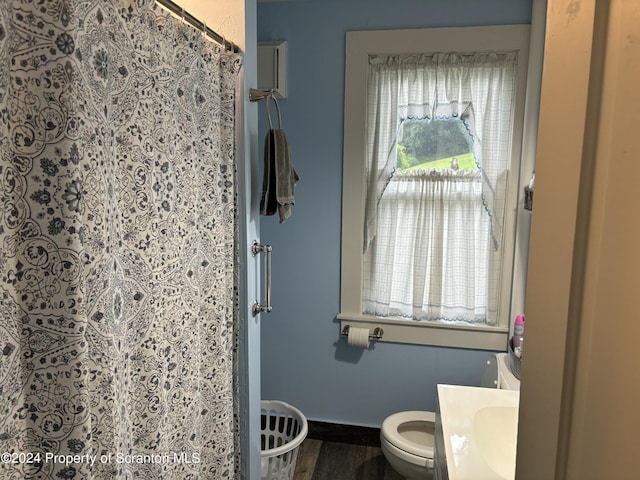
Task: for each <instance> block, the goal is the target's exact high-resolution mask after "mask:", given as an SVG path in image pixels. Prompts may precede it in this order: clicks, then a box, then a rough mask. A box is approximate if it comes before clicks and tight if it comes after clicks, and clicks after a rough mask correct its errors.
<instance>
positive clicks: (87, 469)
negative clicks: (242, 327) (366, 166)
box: [0, 0, 241, 480]
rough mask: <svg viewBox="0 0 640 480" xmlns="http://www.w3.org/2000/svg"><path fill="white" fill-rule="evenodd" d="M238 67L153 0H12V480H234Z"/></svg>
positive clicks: (6, 274)
mask: <svg viewBox="0 0 640 480" xmlns="http://www.w3.org/2000/svg"><path fill="white" fill-rule="evenodd" d="M240 64H241V62H240V58H239V57H238V56H237V55H235V54H232V53H228V52H224V51H221V49H220V48H219V47H217V46H216V44H214V43H213V42H210V41H209V40H207V39H206V38H204V37H203V36H202V34H201V33H200V32H198V31H197V30H196V29H193V28H191V27H189V26H186V25H184V24H182V23H181V22H180V21H179V20H175V19H173V18H172V17H171V16H169V15H168V14H167V13H166V12H165V11H164V10H162V9H161V8H159V7H157V6H155V5H154V3H153V1H152V0H2V1H1V2H0V179H1V180H0V182H1V183H0V200H1V202H2V206H1V210H0V249H1V250H0V298H1V303H0V309H1V313H0V315H1V317H0V478H2V479H4V480H9V479H52V480H58V479H83V480H84V479H88V480H92V479H107V478H108V479H111V478H117V479H153V480H158V479H180V480H183V479H203V480H204V479H223V478H224V479H226V478H234V477H235V476H237V470H238V467H237V465H238V448H237V438H238V435H237V422H236V415H235V414H236V403H235V398H236V396H235V395H234V392H235V385H234V369H235V364H236V361H235V360H236V358H235V355H236V354H235V352H236V351H237V348H236V342H235V339H236V335H235V331H236V330H235V318H236V315H235V312H236V311H237V309H236V308H235V307H236V295H235V285H236V282H235V280H234V278H235V272H234V258H235V254H236V252H235V245H236V242H235V233H236V206H235V202H236V200H235V199H236V193H235V187H236V183H235V167H234V145H235V141H234V138H235V127H234V116H235V114H234V106H235V89H236V84H237V78H238V72H239V69H240Z"/></svg>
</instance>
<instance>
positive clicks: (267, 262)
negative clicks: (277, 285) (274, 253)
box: [251, 240, 272, 317]
mask: <svg viewBox="0 0 640 480" xmlns="http://www.w3.org/2000/svg"><path fill="white" fill-rule="evenodd" d="M271 250H272V248H271V245H260V244H259V243H258V242H257V241H255V240H254V241H253V245H252V246H251V253H252V254H253V256H254V257H255V256H256V255H258V254H259V253H264V278H265V289H266V297H267V298H266V300H265V301H266V304H265V305H262V304H261V303H260V302H259V301H257V300H256V301H255V303H254V304H253V307H252V309H251V311H252V313H253V316H254V317H255V316H256V315H258V314H259V313H262V312H267V313H269V312H270V311H271V308H272V307H271Z"/></svg>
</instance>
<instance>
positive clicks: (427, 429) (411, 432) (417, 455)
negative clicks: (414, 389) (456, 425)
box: [380, 353, 520, 480]
mask: <svg viewBox="0 0 640 480" xmlns="http://www.w3.org/2000/svg"><path fill="white" fill-rule="evenodd" d="M482 386H483V387H489V388H503V389H509V390H519V389H520V380H518V379H517V378H516V377H515V376H514V375H513V374H512V373H511V370H510V368H509V360H508V357H507V354H506V353H498V354H491V355H490V356H489V359H488V360H487V365H486V367H485V371H484V375H483V377H482ZM435 423H436V415H435V413H433V412H422V411H409V412H399V413H394V414H393V415H390V416H389V417H387V418H386V419H385V421H384V422H383V423H382V428H381V430H380V445H381V447H382V453H383V454H384V456H385V458H386V459H387V461H388V462H389V464H390V465H391V466H392V467H393V469H394V470H395V471H396V472H398V473H399V474H400V475H402V476H404V477H405V478H406V479H407V480H431V479H432V478H433V458H434V453H433V448H434V446H433V445H434V444H433V437H434V431H435Z"/></svg>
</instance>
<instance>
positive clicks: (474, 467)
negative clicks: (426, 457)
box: [435, 385, 520, 480]
mask: <svg viewBox="0 0 640 480" xmlns="http://www.w3.org/2000/svg"><path fill="white" fill-rule="evenodd" d="M519 401H520V392H519V391H516V390H498V389H494V388H483V387H465V386H457V385H438V412H437V416H436V439H435V443H436V455H435V456H436V463H437V464H438V465H437V466H436V478H438V479H440V480H447V479H449V480H513V479H514V477H515V464H516V458H515V454H516V442H517V433H518V406H519ZM440 450H444V451H440ZM443 454H444V455H443ZM443 457H446V458H443Z"/></svg>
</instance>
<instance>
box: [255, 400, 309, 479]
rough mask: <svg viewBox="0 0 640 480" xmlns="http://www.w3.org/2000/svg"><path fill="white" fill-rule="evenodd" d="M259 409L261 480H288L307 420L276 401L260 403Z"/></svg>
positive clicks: (303, 435) (299, 412)
mask: <svg viewBox="0 0 640 480" xmlns="http://www.w3.org/2000/svg"><path fill="white" fill-rule="evenodd" d="M260 407H261V416H262V418H261V431H260V444H261V448H262V465H261V467H262V472H261V475H262V480H291V479H292V478H293V472H294V471H295V469H296V459H297V458H298V450H299V447H300V444H301V443H302V441H303V440H304V439H305V437H306V436H307V431H308V426H307V419H306V418H305V416H304V415H303V414H302V412H301V411H300V410H298V409H297V408H295V407H293V406H291V405H289V404H288V403H285V402H281V401H278V400H263V401H261V402H260Z"/></svg>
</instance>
